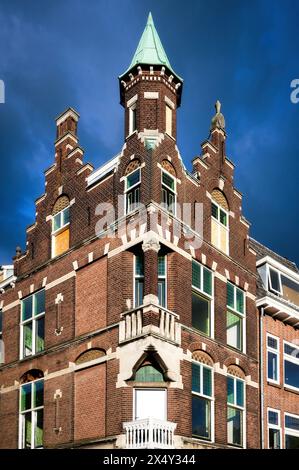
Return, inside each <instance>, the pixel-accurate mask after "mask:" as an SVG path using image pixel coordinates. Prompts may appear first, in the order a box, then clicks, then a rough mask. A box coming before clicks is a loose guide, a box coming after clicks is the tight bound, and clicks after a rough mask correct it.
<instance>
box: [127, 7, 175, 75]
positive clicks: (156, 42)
mask: <svg viewBox="0 0 299 470" xmlns="http://www.w3.org/2000/svg"><path fill="white" fill-rule="evenodd" d="M139 64H144V65H164V66H165V67H167V68H168V69H169V70H170V71H171V72H172V73H173V74H174V75H175V76H176V77H177V78H178V79H179V80H182V79H181V78H180V77H179V76H178V75H177V74H176V73H175V72H174V70H173V69H172V67H171V65H170V62H169V60H168V57H167V55H166V52H165V50H164V47H163V46H162V43H161V40H160V38H159V35H158V32H157V30H156V28H155V25H154V20H153V17H152V14H151V13H149V15H148V19H147V23H146V26H145V29H144V31H143V33H142V36H141V38H140V41H139V44H138V46H137V49H136V52H135V54H134V56H133V59H132V61H131V64H130V66H129V68H128V69H127V70H126V71H125V72H124V73H123V74H122V75H121V77H123V76H124V75H125V74H126V73H128V72H129V70H131V69H132V68H133V67H135V66H136V65H139Z"/></svg>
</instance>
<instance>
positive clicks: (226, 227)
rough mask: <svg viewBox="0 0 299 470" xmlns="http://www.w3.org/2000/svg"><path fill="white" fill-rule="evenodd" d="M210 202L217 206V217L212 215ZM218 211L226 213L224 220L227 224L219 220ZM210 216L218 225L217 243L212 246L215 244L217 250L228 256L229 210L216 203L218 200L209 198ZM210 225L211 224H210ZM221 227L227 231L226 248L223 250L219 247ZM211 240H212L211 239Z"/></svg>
mask: <svg viewBox="0 0 299 470" xmlns="http://www.w3.org/2000/svg"><path fill="white" fill-rule="evenodd" d="M212 204H214V205H215V206H216V207H217V214H218V216H217V218H216V217H214V216H213V211H212ZM220 211H222V212H224V214H225V215H226V221H227V224H226V225H224V224H223V223H222V222H221V221H220ZM211 218H212V220H214V221H215V222H216V223H217V226H218V229H217V244H216V245H214V244H213V246H215V247H216V248H217V249H218V250H220V251H221V252H222V253H225V254H226V255H228V256H229V230H230V227H229V225H230V224H229V211H227V210H226V209H224V207H222V206H220V204H218V202H216V201H215V200H214V199H211ZM211 225H212V224H211ZM221 227H224V229H225V230H226V232H227V237H226V250H225V252H223V251H222V249H221V248H220V243H219V241H220V228H221ZM211 228H212V227H211ZM211 241H212V240H211Z"/></svg>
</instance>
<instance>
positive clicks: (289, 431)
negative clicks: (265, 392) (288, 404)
mask: <svg viewBox="0 0 299 470" xmlns="http://www.w3.org/2000/svg"><path fill="white" fill-rule="evenodd" d="M286 416H290V417H291V418H296V419H298V420H299V414H298V415H296V414H294V413H288V412H285V413H284V420H283V424H284V448H285V449H286V448H287V447H286V436H287V435H289V436H294V437H298V439H299V430H298V431H296V430H294V429H292V428H287V427H286V425H285V423H286Z"/></svg>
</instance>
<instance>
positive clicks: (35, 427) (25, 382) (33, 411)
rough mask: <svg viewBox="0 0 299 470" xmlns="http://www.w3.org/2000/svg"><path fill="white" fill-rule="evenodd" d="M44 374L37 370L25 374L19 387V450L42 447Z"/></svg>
mask: <svg viewBox="0 0 299 470" xmlns="http://www.w3.org/2000/svg"><path fill="white" fill-rule="evenodd" d="M43 377H44V374H43V372H42V371H40V370H38V369H32V370H30V371H28V372H26V373H25V374H24V375H23V376H22V378H21V386H20V436H19V447H20V448H21V449H38V448H42V447H43V421H44V380H43Z"/></svg>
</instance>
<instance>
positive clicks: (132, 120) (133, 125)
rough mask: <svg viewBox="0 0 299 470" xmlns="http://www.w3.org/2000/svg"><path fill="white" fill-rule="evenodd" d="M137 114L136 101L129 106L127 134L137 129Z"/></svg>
mask: <svg viewBox="0 0 299 470" xmlns="http://www.w3.org/2000/svg"><path fill="white" fill-rule="evenodd" d="M136 117H137V114H136V103H134V104H132V106H130V108H129V135H131V134H133V132H135V131H136V130H137V119H136Z"/></svg>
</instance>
